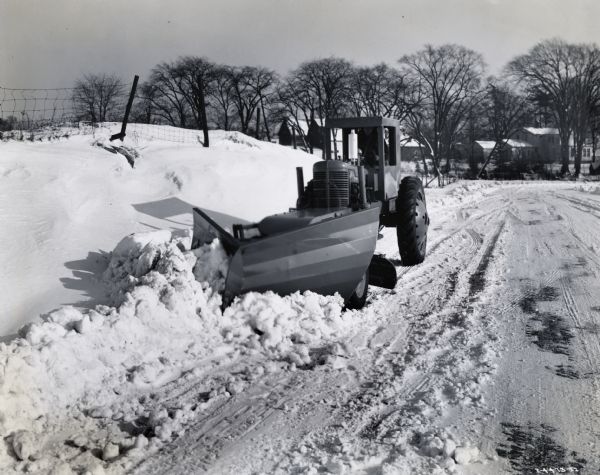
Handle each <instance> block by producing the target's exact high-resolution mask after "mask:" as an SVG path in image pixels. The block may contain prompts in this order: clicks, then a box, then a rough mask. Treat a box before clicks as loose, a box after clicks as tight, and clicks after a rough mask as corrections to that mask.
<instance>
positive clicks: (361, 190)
mask: <svg viewBox="0 0 600 475" xmlns="http://www.w3.org/2000/svg"><path fill="white" fill-rule="evenodd" d="M358 195H359V199H360V208H361V209H365V208H366V207H367V187H366V185H365V167H363V166H362V165H359V166H358Z"/></svg>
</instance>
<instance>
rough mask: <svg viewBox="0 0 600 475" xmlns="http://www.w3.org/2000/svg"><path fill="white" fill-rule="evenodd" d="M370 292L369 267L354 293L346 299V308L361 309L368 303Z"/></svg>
mask: <svg viewBox="0 0 600 475" xmlns="http://www.w3.org/2000/svg"><path fill="white" fill-rule="evenodd" d="M368 294H369V269H367V270H366V272H365V273H364V275H363V276H362V279H360V282H359V283H358V284H357V285H356V288H355V289H354V292H353V293H352V295H351V296H350V297H349V298H348V300H346V308H349V309H355V310H359V309H361V308H363V307H364V306H365V304H366V303H367V296H368Z"/></svg>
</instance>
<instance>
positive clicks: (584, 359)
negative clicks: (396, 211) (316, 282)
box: [135, 184, 600, 474]
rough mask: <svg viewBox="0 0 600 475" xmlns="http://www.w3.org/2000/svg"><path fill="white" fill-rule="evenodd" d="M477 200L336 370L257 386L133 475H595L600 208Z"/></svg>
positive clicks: (433, 242)
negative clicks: (553, 473) (512, 474)
mask: <svg viewBox="0 0 600 475" xmlns="http://www.w3.org/2000/svg"><path fill="white" fill-rule="evenodd" d="M434 193H435V192H434ZM478 198H480V199H479V200H478V201H473V202H469V198H468V195H467V196H466V197H465V198H464V200H463V202H462V203H460V204H459V205H458V206H455V207H452V208H449V207H436V208H434V209H433V210H432V212H433V213H432V223H433V225H432V227H431V228H430V229H431V234H430V244H429V254H428V258H427V260H426V262H425V263H424V264H422V265H420V266H417V267H414V268H399V270H400V273H401V277H400V280H399V283H398V286H397V287H396V290H395V291H393V292H391V293H389V292H387V291H379V292H374V294H373V297H372V299H371V302H370V304H369V306H368V308H367V309H366V310H364V311H363V312H362V314H361V315H360V318H359V320H358V324H357V325H356V326H355V327H354V328H353V329H352V331H351V332H349V333H348V334H347V335H344V336H343V338H340V340H339V341H338V342H337V345H338V348H337V350H336V351H334V352H333V353H332V352H330V351H328V352H325V353H327V359H328V360H327V361H323V363H325V364H322V365H319V364H318V359H316V361H317V364H311V365H307V366H305V367H298V368H297V369H296V370H295V371H286V372H284V373H283V374H282V373H280V372H277V373H275V374H273V375H265V376H261V377H250V378H248V388H247V389H246V390H245V391H243V392H241V393H239V394H236V395H233V396H232V397H226V398H222V399H220V400H217V401H215V402H214V403H213V404H212V405H211V407H210V409H208V410H207V411H205V412H203V413H201V414H199V415H198V416H197V417H195V418H194V419H193V420H191V421H190V422H189V426H188V427H187V429H186V431H185V434H184V435H183V436H182V437H179V438H176V439H175V440H173V442H171V443H169V444H167V445H165V446H164V447H162V448H161V449H160V450H159V451H158V452H157V453H156V454H155V455H154V456H151V457H149V458H147V459H145V460H143V461H142V462H140V463H139V464H137V465H135V471H136V472H137V473H157V474H159V473H197V472H201V471H208V472H210V473H261V472H265V473H278V472H279V473H310V472H311V470H312V471H313V472H314V471H319V472H320V471H323V470H327V471H329V472H332V473H345V472H352V473H379V470H381V472H382V473H435V472H436V470H437V471H439V473H445V472H446V471H448V472H451V471H453V470H458V472H459V473H477V474H497V473H510V472H511V471H515V472H517V473H546V472H543V470H544V469H547V470H549V469H556V470H565V471H566V472H567V473H568V472H571V473H575V472H577V473H590V474H591V473H598V472H599V471H600V455H599V454H600V451H599V448H598V445H597V444H598V443H597V440H598V429H597V428H598V427H599V426H600V391H599V389H600V372H599V371H598V361H599V360H600V283H599V280H598V277H599V275H600V255H599V251H600V243H599V237H600V220H599V219H598V218H599V217H600V197H598V196H597V195H592V194H590V193H582V192H579V191H575V190H569V189H562V188H558V189H557V188H556V186H553V185H552V184H545V185H539V184H524V185H520V186H519V185H504V186H501V187H496V188H495V189H493V191H491V192H490V193H488V194H487V196H485V197H484V198H483V199H481V196H478ZM394 247H395V243H394V235H393V233H389V232H388V233H386V236H385V238H384V239H383V240H382V241H380V246H379V249H380V250H381V251H386V252H387V253H388V255H390V256H392V257H394V254H395V251H394ZM312 351H314V352H318V351H319V348H315V349H313V350H312ZM336 355H337V356H336ZM238 364H239V367H238V368H237V370H239V371H240V372H241V373H243V372H244V370H245V369H246V368H247V367H248V366H252V365H253V364H255V363H253V362H248V361H245V362H243V363H242V362H239V363H238ZM227 372H228V373H232V372H233V373H235V370H234V371H232V369H231V368H228V370H227ZM199 387H200V388H202V389H198V390H196V389H195V384H194V382H193V381H190V382H188V383H187V384H186V385H185V388H182V387H176V388H174V389H176V392H177V396H176V399H179V400H178V401H177V403H176V404H175V406H177V405H181V403H182V402H183V401H188V402H190V401H198V400H199V399H200V400H201V399H202V395H203V394H204V393H205V392H206V388H205V387H204V385H200V386H199ZM164 397H169V398H172V397H173V392H172V390H171V389H169V390H168V391H167V392H166V393H165V395H164ZM536 469H537V470H536ZM538 471H539V472H538ZM315 473H316V472H315ZM556 473H560V472H556Z"/></svg>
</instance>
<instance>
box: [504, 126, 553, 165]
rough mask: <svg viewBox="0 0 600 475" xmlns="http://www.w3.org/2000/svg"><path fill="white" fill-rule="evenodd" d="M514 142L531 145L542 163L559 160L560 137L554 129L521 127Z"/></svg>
mask: <svg viewBox="0 0 600 475" xmlns="http://www.w3.org/2000/svg"><path fill="white" fill-rule="evenodd" d="M514 140H516V141H519V142H523V143H528V144H529V145H531V146H532V147H533V148H534V149H535V151H536V153H537V155H538V158H539V159H540V160H541V161H543V162H546V163H550V162H557V161H559V160H560V136H559V135H558V129H556V128H552V127H523V128H522V129H521V130H519V131H518V132H517V133H516V134H515V136H514Z"/></svg>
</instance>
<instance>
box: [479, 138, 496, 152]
mask: <svg viewBox="0 0 600 475" xmlns="http://www.w3.org/2000/svg"><path fill="white" fill-rule="evenodd" d="M475 143H476V144H477V145H479V146H480V147H481V148H482V149H484V150H492V149H493V148H494V145H496V142H494V141H493V140H475Z"/></svg>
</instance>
